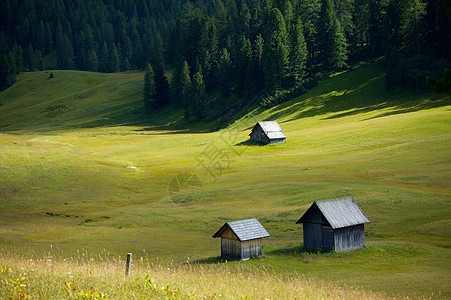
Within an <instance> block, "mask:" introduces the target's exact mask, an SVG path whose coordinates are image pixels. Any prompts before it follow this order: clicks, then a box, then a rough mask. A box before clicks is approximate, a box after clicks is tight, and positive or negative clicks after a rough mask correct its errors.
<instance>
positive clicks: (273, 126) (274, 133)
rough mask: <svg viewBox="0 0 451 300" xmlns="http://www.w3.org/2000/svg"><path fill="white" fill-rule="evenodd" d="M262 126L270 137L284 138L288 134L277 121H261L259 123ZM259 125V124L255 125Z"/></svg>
mask: <svg viewBox="0 0 451 300" xmlns="http://www.w3.org/2000/svg"><path fill="white" fill-rule="evenodd" d="M257 124H258V125H260V127H261V128H262V130H263V132H264V133H265V134H266V136H267V137H268V138H269V139H271V140H272V139H283V138H286V137H287V136H286V135H285V134H284V133H283V132H282V128H281V127H280V125H279V123H277V121H261V122H258V123H257ZM255 126H257V125H255ZM255 126H254V128H255Z"/></svg>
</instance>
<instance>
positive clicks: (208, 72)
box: [198, 18, 219, 89]
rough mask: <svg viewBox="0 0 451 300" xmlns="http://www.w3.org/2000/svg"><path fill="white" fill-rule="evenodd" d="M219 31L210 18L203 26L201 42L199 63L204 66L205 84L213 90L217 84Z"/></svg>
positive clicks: (213, 20)
mask: <svg viewBox="0 0 451 300" xmlns="http://www.w3.org/2000/svg"><path fill="white" fill-rule="evenodd" d="M218 46H219V42H218V29H217V27H216V24H215V19H214V18H208V19H207V20H206V21H205V23H204V24H203V26H202V32H201V37H200V41H199V46H198V47H199V49H198V53H199V63H200V65H201V66H202V70H203V74H204V78H205V84H206V86H207V89H211V88H213V87H214V84H215V76H214V74H215V71H216V66H217V59H218Z"/></svg>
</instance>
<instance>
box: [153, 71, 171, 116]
mask: <svg viewBox="0 0 451 300" xmlns="http://www.w3.org/2000/svg"><path fill="white" fill-rule="evenodd" d="M154 98H155V108H160V107H163V106H166V105H167V104H169V100H170V92H169V82H168V78H167V77H166V76H165V75H164V71H163V70H162V69H157V70H156V71H155V97H154Z"/></svg>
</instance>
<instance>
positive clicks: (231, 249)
mask: <svg viewBox="0 0 451 300" xmlns="http://www.w3.org/2000/svg"><path fill="white" fill-rule="evenodd" d="M254 255H258V256H262V239H255V240H250V241H244V242H240V241H239V240H234V239H228V238H221V257H222V258H225V259H240V260H247V259H250V258H252V256H254Z"/></svg>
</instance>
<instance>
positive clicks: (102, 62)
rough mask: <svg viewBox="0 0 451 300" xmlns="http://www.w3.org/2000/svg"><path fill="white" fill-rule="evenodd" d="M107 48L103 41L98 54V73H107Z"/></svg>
mask: <svg viewBox="0 0 451 300" xmlns="http://www.w3.org/2000/svg"><path fill="white" fill-rule="evenodd" d="M108 54H109V52H108V46H107V44H106V42H105V41H103V44H102V48H100V52H99V56H98V59H99V72H103V73H105V72H108V67H109V63H108V57H109V56H108Z"/></svg>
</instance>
